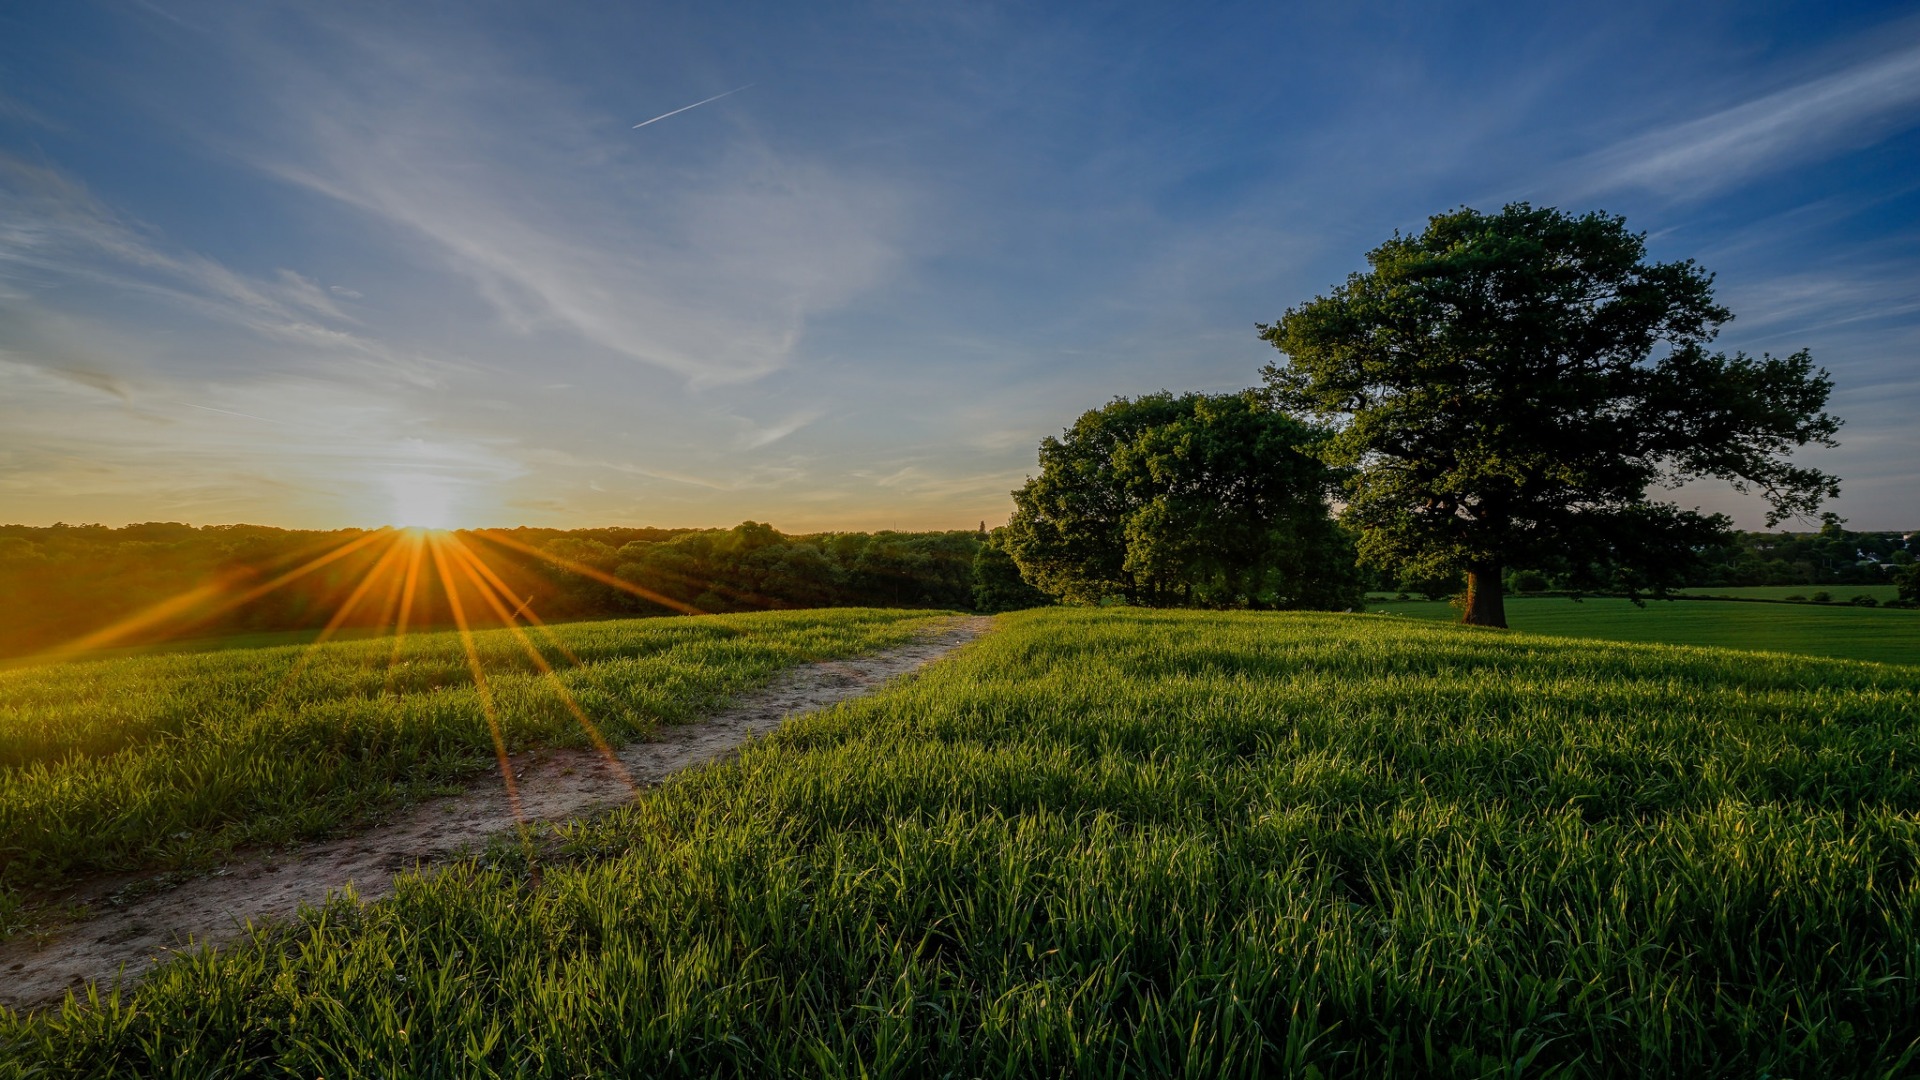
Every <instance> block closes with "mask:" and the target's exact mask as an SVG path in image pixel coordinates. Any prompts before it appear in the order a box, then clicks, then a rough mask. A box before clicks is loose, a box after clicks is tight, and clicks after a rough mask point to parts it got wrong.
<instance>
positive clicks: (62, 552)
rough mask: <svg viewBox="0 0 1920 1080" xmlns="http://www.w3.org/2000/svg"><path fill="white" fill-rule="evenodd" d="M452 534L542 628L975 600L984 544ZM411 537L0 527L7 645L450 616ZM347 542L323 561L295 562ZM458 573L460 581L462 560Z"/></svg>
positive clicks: (237, 528)
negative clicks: (411, 570) (587, 621)
mask: <svg viewBox="0 0 1920 1080" xmlns="http://www.w3.org/2000/svg"><path fill="white" fill-rule="evenodd" d="M455 536H456V537H457V538H458V539H459V540H460V543H461V545H462V546H463V547H464V549H465V550H468V551H471V552H473V553H474V554H475V555H476V556H478V557H479V558H480V559H481V560H482V561H483V562H484V563H485V565H486V566H487V568H489V569H490V570H491V571H492V572H493V574H494V575H495V580H496V581H497V588H496V590H495V591H496V592H497V593H500V594H503V595H504V596H508V597H510V603H511V609H512V610H513V611H514V612H515V613H516V615H520V614H522V613H527V614H531V615H532V616H533V617H537V618H540V619H545V620H549V621H558V620H565V619H583V618H596V617H607V616H629V615H665V614H679V613H684V612H686V611H688V610H693V611H706V612H728V611H752V610H760V609H765V608H798V607H833V606H873V607H930V608H948V609H973V608H975V607H976V597H975V595H974V586H975V576H976V575H975V572H974V564H975V561H976V560H977V559H978V558H979V557H980V554H981V551H982V549H983V547H985V546H986V544H985V543H984V541H985V539H986V537H985V534H984V533H982V532H976V531H959V532H929V533H903V532H879V533H820V534H814V535H807V536H789V535H785V534H782V533H780V532H778V531H776V530H775V529H774V528H772V527H771V526H769V525H763V524H759V523H757V522H745V523H743V524H741V525H738V526H736V527H734V528H732V529H645V528H630V529H629V528H606V529H573V530H560V529H532V528H519V529H503V530H486V531H480V532H461V533H456V534H455ZM356 544H357V546H356ZM405 547H406V545H404V544H401V543H398V542H396V540H395V539H394V538H392V537H390V536H387V535H384V534H383V535H370V534H367V533H364V532H362V531H360V530H338V531H331V532H318V531H301V530H289V529H275V528H269V527H266V526H258V525H213V526H202V527H194V526H190V525H182V524H177V523H172V522H150V523H146V524H141V525H129V526H126V527H124V528H117V529H115V528H107V527H105V526H99V525H53V526H49V527H45V528H36V527H28V526H19V525H8V526H0V597H3V598H4V602H5V617H4V618H0V656H20V655H26V654H32V653H37V652H41V651H44V650H47V649H50V648H55V647H59V646H62V645H67V644H70V643H73V642H75V641H81V640H84V639H86V638H87V637H88V636H89V635H95V634H98V633H99V632H100V631H102V630H103V629H106V628H109V627H115V626H120V627H123V628H127V627H129V626H130V627H131V628H130V629H127V630H126V632H123V633H119V634H116V635H114V636H112V637H111V639H110V640H105V641H102V642H101V644H111V645H136V644H146V643H152V642H156V641H163V640H169V639H175V638H180V637H200V636H214V635H223V634H236V633H258V632H268V631H283V630H310V629H318V628H321V627H324V626H326V625H327V624H328V623H329V622H330V621H334V620H335V619H336V617H338V616H339V615H340V613H341V612H342V611H343V610H344V611H345V612H346V613H347V614H346V616H345V617H344V618H341V619H340V620H339V622H340V625H341V626H342V627H343V628H359V627H376V626H379V627H384V626H392V625H393V624H394V623H395V621H396V619H397V618H398V616H399V614H400V611H401V608H402V606H403V595H404V594H406V593H408V592H411V594H412V599H411V600H410V601H404V606H405V607H406V608H407V609H408V620H407V621H408V624H409V625H410V626H411V627H413V628H416V629H419V628H425V627H445V626H449V625H452V622H453V612H452V609H451V607H450V605H449V603H448V598H447V596H446V590H445V588H444V586H443V584H442V581H441V578H440V576H439V574H438V573H436V571H435V567H434V564H433V560H432V559H431V558H427V557H425V556H422V557H421V558H420V563H421V566H420V568H419V571H418V573H417V574H415V575H414V580H413V584H412V587H411V589H409V588H408V574H407V565H406V564H407V561H408V559H407V557H406V555H407V552H405V551H404V550H401V549H403V548H405ZM342 549H346V550H345V551H344V554H337V555H335V556H334V557H333V558H331V559H330V560H329V561H326V562H325V563H324V564H323V565H320V566H318V567H315V568H313V569H310V570H306V571H305V572H299V573H297V574H296V573H294V572H296V571H299V570H300V568H302V567H305V566H308V565H309V564H311V563H312V562H313V561H314V560H316V559H319V558H323V557H325V556H327V555H328V554H329V553H333V552H339V551H341V550H342ZM994 554H997V552H996V553H994ZM989 562H993V565H991V566H989V567H988V569H987V573H986V574H985V577H986V578H988V579H992V578H994V577H995V573H996V571H1003V570H1004V568H1003V567H1002V566H1001V565H1000V562H1004V559H1003V558H1002V559H1001V560H1000V562H994V561H993V559H992V558H991V557H990V558H989ZM450 572H451V574H452V576H453V577H454V578H455V580H457V581H458V580H464V578H463V576H462V575H463V574H464V571H461V570H459V569H458V567H457V565H456V566H455V567H454V568H453V569H452V570H451V571H450ZM290 574H292V575H293V576H291V578H290V580H287V581H284V582H281V583H280V584H279V585H278V586H277V587H272V588H269V586H274V585H275V582H276V581H279V579H280V578H282V577H287V576H289V575H290ZM621 583H625V584H630V585H633V586H636V587H637V589H636V590H628V589H624V588H621V587H620V584H621ZM1018 584H1019V583H1018V581H1017V580H1016V581H1015V582H1014V583H1013V587H1012V588H1009V587H1007V586H1006V585H1005V584H1004V583H1003V584H1002V586H1001V587H1000V589H999V590H998V591H997V592H995V591H993V590H989V595H987V596H985V597H983V598H981V602H982V603H984V604H985V605H986V606H987V607H989V608H993V609H998V608H1003V607H1007V606H1014V605H1015V604H1017V603H1020V602H1023V601H1024V602H1032V601H1037V600H1040V599H1043V598H1039V597H1037V596H1030V595H1028V594H1026V593H1023V592H1021V591H1020V590H1019V589H1018ZM461 588H462V589H465V588H466V586H465V585H463V586H461ZM255 594H257V595H255ZM649 596H651V597H653V599H649V598H648V597H649ZM182 598H184V599H182ZM464 610H465V613H466V614H467V616H468V618H469V619H471V620H472V621H474V622H476V623H478V624H481V625H498V624H499V622H500V619H499V618H498V615H497V613H496V612H495V611H494V610H492V608H491V606H490V604H489V603H483V602H481V600H480V599H478V598H476V595H466V597H465V603H464ZM156 613H157V614H156Z"/></svg>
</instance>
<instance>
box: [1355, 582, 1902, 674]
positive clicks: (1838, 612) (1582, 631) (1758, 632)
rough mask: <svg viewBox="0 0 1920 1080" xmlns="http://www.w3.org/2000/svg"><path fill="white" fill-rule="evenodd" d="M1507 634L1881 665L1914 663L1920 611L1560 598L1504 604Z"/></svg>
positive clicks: (1424, 610) (1409, 609)
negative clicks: (1711, 648) (1781, 654)
mask: <svg viewBox="0 0 1920 1080" xmlns="http://www.w3.org/2000/svg"><path fill="white" fill-rule="evenodd" d="M1367 610H1369V611H1373V612H1382V613H1387V614H1392V615H1397V616H1401V617H1405V618H1414V619H1435V620H1452V619H1458V618H1459V617H1460V613H1459V611H1458V610H1457V609H1456V608H1454V607H1453V606H1452V605H1450V604H1448V603H1446V602H1445V601H1437V600H1436V601H1425V600H1388V601H1374V602H1370V603H1369V604H1368V605H1367ZM1507 622H1508V623H1509V624H1511V625H1512V627H1513V629H1515V630H1523V631H1528V632H1531V633H1537V634H1557V635H1563V636H1567V637H1587V638H1604V639H1607V640H1609V641H1646V642H1660V643H1663V644H1668V645H1712V646H1719V647H1722V648H1730V649H1756V650H1763V651H1767V652H1786V653H1800V654H1802V655H1806V656H1826V657H1833V658H1835V659H1841V660H1872V661H1877V662H1879V663H1884V664H1920V611H1906V610H1898V609H1881V608H1857V607H1850V606H1848V605H1845V604H1831V605H1829V604H1735V603H1716V602H1713V601H1702V600H1649V601H1647V606H1646V607H1644V608H1638V607H1634V606H1633V604H1632V603H1631V602H1629V601H1626V600H1615V599H1593V598H1590V599H1586V600H1582V601H1580V602H1578V603H1575V602H1574V601H1571V600H1567V599H1565V598H1563V597H1529V596H1517V597H1508V598H1507Z"/></svg>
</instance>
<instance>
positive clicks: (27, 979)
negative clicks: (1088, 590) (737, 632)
mask: <svg viewBox="0 0 1920 1080" xmlns="http://www.w3.org/2000/svg"><path fill="white" fill-rule="evenodd" d="M991 622H992V620H991V619H988V618H985V617H971V618H956V619H952V620H949V621H945V622H942V623H940V624H938V625H936V626H935V627H934V628H933V629H932V630H930V631H929V632H927V633H926V634H924V635H922V636H921V637H920V638H918V639H917V640H915V641H913V642H911V643H909V644H907V645H903V646H900V647H898V648H895V649H889V650H886V651H884V652H879V653H874V654H871V655H868V656H863V657H858V658H856V659H852V660H840V661H830V662H824V663H817V664H808V665H804V666H802V667H800V668H797V669H795V670H793V671H789V672H787V673H785V674H784V675H781V676H780V677H779V678H777V679H775V681H774V682H772V683H771V684H769V685H768V686H766V687H764V688H762V689H761V690H759V691H756V692H754V693H751V694H748V695H746V696H745V697H742V698H740V699H739V700H737V701H735V702H734V703H733V704H732V705H730V706H728V707H727V708H726V709H725V710H723V711H721V712H719V713H716V714H714V715H713V716H710V717H708V718H706V719H704V720H701V721H698V722H695V723H690V724H679V725H674V726H670V727H664V728H662V729H660V731H659V733H658V735H657V737H656V738H655V740H653V741H650V742H635V743H630V744H628V745H627V746H625V747H622V748H621V749H620V750H619V751H617V753H616V758H617V760H618V762H619V767H618V768H616V767H614V766H613V765H612V764H610V763H609V762H608V761H607V760H606V759H605V758H603V757H601V756H600V755H599V754H596V753H594V752H592V751H587V750H570V749H569V750H556V751H548V752H543V753H538V754H526V755H521V756H520V757H519V758H517V759H515V760H514V761H513V771H514V773H515V774H516V780H517V782H518V787H519V803H520V806H519V814H518V815H517V816H516V814H515V812H514V806H513V804H512V801H511V800H510V799H509V798H508V794H507V790H506V787H505V785H504V784H502V783H501V781H500V778H499V777H498V776H487V777H481V778H477V779H475V780H474V781H473V782H472V783H471V784H469V785H468V786H467V788H466V790H465V791H463V792H462V793H460V794H458V795H454V796H449V797H446V798H441V799H435V800H432V801H429V802H425V803H421V804H419V805H418V806H414V807H411V808H409V809H407V810H406V811H403V812H402V813H401V815H400V816H399V817H397V818H396V819H394V820H393V821H390V822H386V823H383V824H380V825H376V826H373V827H371V828H368V829H365V830H363V831H361V832H358V833H356V834H354V835H352V836H347V837H343V838H341V839H337V840H330V841H326V842H324V843H317V844H311V845H307V846H304V847H301V848H298V849H295V850H292V851H280V852H275V853H269V854H261V855H255V856H252V857H249V858H246V859H243V860H239V861H236V862H234V863H232V864H230V865H228V866H225V867H222V868H220V869H219V870H216V871H214V872H213V873H211V874H208V875H205V876H201V877H197V878H193V879H191V880H188V881H186V882H184V883H181V884H179V885H176V886H173V887H171V888H167V887H159V888H154V889H152V890H151V891H147V892H146V893H145V894H144V895H140V896H138V897H137V898H135V899H132V900H130V901H127V902H125V903H121V904H116V903H115V902H114V900H113V897H114V896H115V895H116V894H119V893H122V892H125V891H132V890H127V886H128V885H130V884H140V882H139V880H138V879H133V878H127V877H120V878H115V879H111V880H109V879H101V880H99V881H95V882H90V883H87V884H85V885H82V886H80V887H78V888H76V889H75V890H73V892H72V894H71V896H70V899H71V900H72V901H75V902H79V903H82V904H85V905H86V907H87V909H88V914H87V915H86V916H85V917H82V918H79V919H76V920H74V921H72V922H69V923H67V924H66V925H64V926H61V927H60V928H59V929H58V930H57V931H55V932H53V933H51V934H41V935H23V936H21V937H19V938H16V939H14V940H12V941H8V942H5V943H0V1005H6V1006H7V1007H9V1008H13V1009H33V1008H37V1007H41V1006H45V1005H49V1004H53V1003H56V1002H58V1001H59V1000H60V999H61V998H62V997H64V996H65V994H66V992H67V991H68V990H70V989H75V990H77V989H81V988H84V987H85V986H86V985H87V984H89V983H93V984H97V985H99V986H100V988H101V989H102V991H105V990H107V989H109V988H110V987H112V986H114V985H116V984H121V985H124V984H127V983H131V982H132V981H134V980H136V979H138V978H139V977H140V976H142V975H144V974H145V973H146V971H147V970H148V969H149V968H150V967H151V966H152V965H153V964H155V963H158V962H160V961H162V960H165V959H166V958H167V956H168V955H169V954H170V953H173V952H175V951H178V950H182V949H187V948H190V947H197V946H203V945H218V944H220V943H222V942H225V941H230V940H232V939H234V938H235V937H237V936H239V935H240V934H242V933H244V932H245V929H246V926H247V924H248V923H257V922H261V921H263V920H268V919H284V918H287V917H288V916H291V915H294V914H295V913H296V912H298V911H299V909H300V906H301V905H303V904H318V903H320V902H322V901H324V900H325V899H326V898H327V896H328V894H330V893H332V892H335V891H337V890H339V889H341V888H344V887H345V886H347V885H352V886H353V888H354V890H355V892H356V893H357V894H358V895H359V896H360V897H361V898H362V899H365V900H373V899H378V898H379V897H381V896H384V895H386V894H387V893H388V892H390V891H391V890H392V888H393V878H394V875H396V874H399V873H403V872H405V871H408V870H412V869H415V868H418V867H423V866H432V865H434V864H437V863H443V862H445V861H447V860H448V859H451V858H453V857H455V856H456V855H458V854H460V853H462V852H465V851H471V850H473V849H475V848H477V847H480V846H483V845H484V844H485V843H486V842H487V841H488V840H489V839H490V838H492V837H494V836H496V835H499V834H502V833H506V832H510V831H511V830H513V829H514V828H515V827H516V826H517V825H519V824H521V823H523V822H551V821H564V820H567V819H570V818H577V817H580V816H582V815H585V814H590V813H593V812H595V811H599V810H605V809H607V808H609V807H612V806H616V805H618V804H620V803H622V802H625V801H627V800H629V799H631V798H633V797H634V794H635V792H636V791H637V790H638V789H640V788H643V787H646V786H648V785H651V784H657V783H659V782H661V781H662V780H665V779H666V778H667V777H669V776H671V775H673V774H674V773H676V772H679V771H680V770H682V769H686V768H690V767H693V766H697V765H702V764H705V763H707V762H710V761H714V760H717V759H719V758H722V757H725V756H726V755H728V754H730V753H732V752H733V751H734V750H735V749H736V748H738V747H739V745H740V744H741V743H743V742H745V741H746V740H747V739H749V738H751V737H753V736H754V735H758V734H763V733H765V732H767V731H770V730H772V729H773V728H774V727H776V726H778V725H779V724H780V722H781V721H782V720H784V719H785V718H787V717H788V716H792V715H795V714H797V713H804V712H809V711H811V710H814V709H819V708H824V707H825V706H828V705H832V704H834V703H836V702H840V701H845V700H847V699H849V698H854V697H859V696H861V695H863V694H867V693H870V692H872V691H873V690H875V689H877V688H878V687H879V686H880V684H881V683H884V682H885V681H887V680H888V679H891V678H893V677H895V676H898V675H902V674H905V673H907V672H909V671H912V670H914V669H916V668H918V667H920V666H921V665H923V664H927V663H929V662H931V661H934V660H937V659H939V658H940V657H942V656H945V655H946V654H947V653H949V652H952V651H953V650H954V649H956V648H958V647H960V646H961V645H963V644H965V643H966V642H968V641H971V640H972V639H973V638H975V637H977V636H978V635H979V634H981V633H982V632H984V631H985V630H986V629H987V627H988V626H990V625H991ZM623 772H624V773H625V774H626V775H625V776H622V775H621V773H623ZM629 781H630V782H631V783H629Z"/></svg>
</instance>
